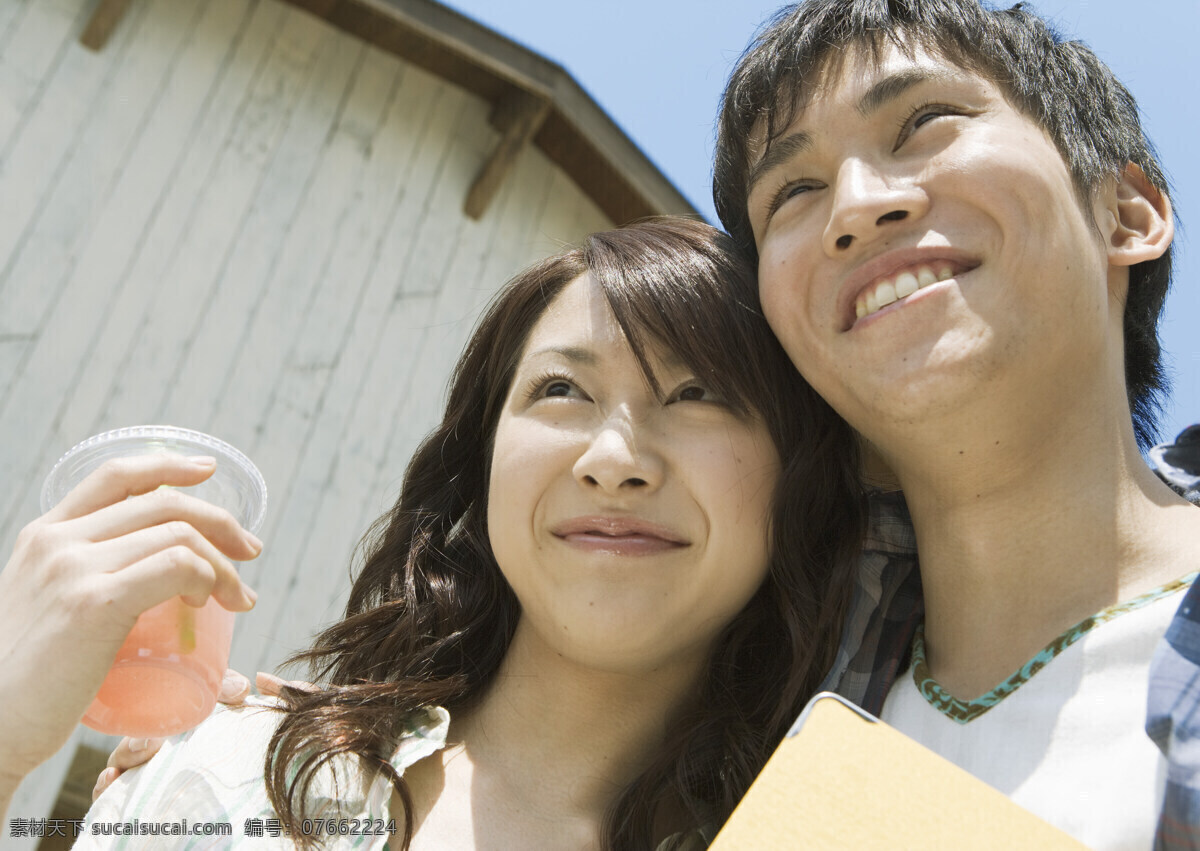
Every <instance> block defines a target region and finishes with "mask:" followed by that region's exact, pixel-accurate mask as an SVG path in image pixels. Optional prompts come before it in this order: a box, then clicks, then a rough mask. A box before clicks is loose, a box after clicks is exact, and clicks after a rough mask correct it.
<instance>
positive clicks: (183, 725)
mask: <svg viewBox="0 0 1200 851" xmlns="http://www.w3.org/2000/svg"><path fill="white" fill-rule="evenodd" d="M232 639H233V612H230V611H228V610H227V609H224V608H222V606H221V604H220V603H218V602H217V601H216V600H213V599H211V598H210V599H209V601H208V602H207V603H206V604H205V605H204V606H203V607H201V608H199V609H194V608H192V607H191V606H189V605H187V604H186V603H184V602H183V601H182V600H181V599H179V598H178V597H176V598H174V599H172V600H167V601H166V602H165V603H160V604H159V605H157V606H155V607H154V608H152V609H149V610H147V611H145V612H143V613H142V615H141V617H139V618H138V620H137V624H136V625H135V626H134V628H133V632H131V633H130V634H129V638H127V639H125V643H124V644H122V645H121V649H120V650H119V651H118V652H117V658H116V661H115V662H113V666H112V668H110V669H109V672H108V676H107V677H106V678H105V679H104V683H103V685H101V686H100V691H99V693H98V694H97V695H96V699H95V700H94V701H92V705H91V706H89V707H88V710H87V712H86V713H84V716H83V723H84V724H86V725H87V726H89V727H91V728H92V729H93V730H99V731H100V732H101V733H109V734H112V735H120V736H143V737H147V738H149V737H163V736H173V735H175V734H176V733H182V732H183V731H184V730H190V729H191V728H192V727H195V726H196V725H197V724H199V723H200V722H201V721H203V720H204V719H205V718H207V717H208V715H209V713H210V712H212V710H213V706H214V705H215V704H216V702H217V691H218V690H219V689H220V687H221V678H222V677H223V676H225V667H226V665H227V664H228V663H229V645H230V643H231V641H232Z"/></svg>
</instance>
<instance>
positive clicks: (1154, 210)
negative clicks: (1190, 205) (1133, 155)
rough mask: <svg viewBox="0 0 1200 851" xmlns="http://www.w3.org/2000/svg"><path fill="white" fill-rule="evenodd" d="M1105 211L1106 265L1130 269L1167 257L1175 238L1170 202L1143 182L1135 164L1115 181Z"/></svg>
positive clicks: (1139, 170)
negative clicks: (1163, 256) (1107, 222)
mask: <svg viewBox="0 0 1200 851" xmlns="http://www.w3.org/2000/svg"><path fill="white" fill-rule="evenodd" d="M1108 211H1109V213H1110V214H1111V215H1112V219H1110V220H1109V224H1110V229H1111V233H1110V234H1109V236H1108V262H1109V264H1110V265H1112V266H1133V265H1135V264H1137V263H1143V262H1145V261H1147V260H1154V259H1156V258H1158V257H1161V256H1162V255H1163V254H1165V253H1166V251H1167V248H1169V247H1170V245H1171V240H1172V239H1174V238H1175V216H1174V214H1173V213H1172V211H1171V201H1170V199H1169V198H1167V196H1166V195H1164V194H1163V193H1162V192H1159V191H1158V189H1156V188H1155V187H1154V185H1153V184H1152V183H1151V182H1150V181H1149V180H1147V179H1146V174H1145V172H1143V171H1142V169H1141V166H1139V165H1137V164H1136V163H1129V164H1127V165H1126V166H1125V168H1124V170H1123V171H1122V172H1121V177H1120V179H1119V180H1118V181H1117V185H1116V195H1115V198H1113V197H1112V196H1110V199H1109V204H1108Z"/></svg>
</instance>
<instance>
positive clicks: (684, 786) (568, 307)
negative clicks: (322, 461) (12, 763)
mask: <svg viewBox="0 0 1200 851" xmlns="http://www.w3.org/2000/svg"><path fill="white" fill-rule="evenodd" d="M856 470H857V455H856V451H855V443H854V439H853V437H852V435H851V433H850V432H849V430H848V429H847V428H846V427H845V425H844V424H843V423H842V422H841V421H840V420H839V419H838V418H837V417H835V416H834V415H833V414H832V412H831V411H830V410H829V409H828V408H827V407H826V406H825V404H824V403H823V402H822V401H821V400H820V399H819V398H818V397H817V396H816V395H815V394H814V393H813V392H812V391H811V390H810V389H809V388H808V387H807V385H805V384H804V383H803V382H802V380H801V379H800V378H799V377H798V375H797V373H796V372H795V370H794V369H793V368H792V366H791V364H790V362H789V361H788V359H787V357H786V355H785V354H784V353H783V351H782V350H781V349H780V347H779V346H778V344H777V343H776V341H775V339H774V337H773V335H772V334H771V332H770V330H769V329H768V327H767V325H766V323H765V321H764V320H763V318H762V316H761V313H760V310H759V307H758V302H757V295H756V285H755V280H754V276H753V273H752V271H751V270H750V269H749V268H747V267H746V266H745V265H744V264H743V262H742V261H741V260H739V259H737V257H736V255H735V254H734V252H733V251H732V249H731V245H730V243H729V241H728V239H727V238H726V237H725V236H724V235H722V234H720V233H719V232H718V231H715V230H714V229H712V228H710V227H708V226H706V225H703V224H700V223H697V222H693V221H688V220H682V219H664V220H654V221H648V222H643V223H640V224H636V225H632V226H629V227H626V228H621V229H618V230H614V231H609V232H605V233H600V234H595V235H593V236H591V237H589V238H588V240H587V241H586V243H585V245H584V246H583V247H582V248H580V249H577V250H572V251H567V252H564V253H563V254H560V255H557V256H555V257H552V258H550V259H548V260H546V261H543V262H541V263H539V264H537V265H535V266H533V267H532V268H530V269H528V270H526V271H525V272H523V273H522V274H520V275H518V276H517V277H516V278H515V279H514V280H513V281H511V282H510V283H509V284H508V286H506V287H505V288H504V290H503V291H502V292H501V293H500V294H499V295H498V297H497V298H496V300H495V301H494V303H493V305H492V307H491V308H490V310H489V311H488V312H487V314H486V316H485V317H484V318H483V320H482V322H481V324H480V325H479V327H478V329H477V330H476V332H475V334H474V336H473V337H472V339H471V341H470V343H469V344H468V346H467V349H466V351H465V352H464V354H463V356H462V358H461V359H460V361H459V363H458V365H457V368H456V369H455V372H454V376H453V379H452V382H451V388H450V393H449V400H448V402H447V405H446V410H445V414H444V417H443V419H442V422H441V425H439V426H438V428H437V429H436V430H435V431H434V432H433V433H432V434H431V435H429V437H428V438H427V439H426V440H425V441H424V443H423V444H422V445H421V447H420V448H419V450H418V451H417V453H416V455H415V456H414V458H413V460H412V462H411V463H410V465H409V467H408V470H407V472H406V475H405V479H404V485H403V488H402V492H401V495H400V498H399V500H398V502H397V503H396V506H395V507H394V508H393V509H392V511H391V512H390V513H389V514H387V515H386V516H385V517H383V518H382V519H381V520H380V521H379V523H378V524H377V526H376V530H375V532H374V534H373V535H372V536H371V537H370V538H369V544H368V546H367V548H366V550H365V552H366V556H365V562H364V564H363V567H362V571H361V573H360V575H359V576H358V578H357V580H356V582H355V585H354V588H353V590H352V593H351V597H350V601H349V604H348V606H347V610H346V615H345V617H344V619H343V620H342V621H341V622H339V623H338V624H336V625H334V626H333V627H331V628H329V629H328V630H326V631H325V632H324V633H322V634H321V635H320V636H319V637H318V639H317V642H316V644H315V645H314V647H313V648H312V649H311V650H309V651H307V652H305V653H303V654H301V655H300V656H299V657H297V658H298V659H303V660H305V661H308V662H310V663H311V664H312V666H313V670H314V676H313V679H314V681H316V682H319V683H321V687H320V688H318V689H316V690H315V691H313V692H305V691H300V690H297V689H284V691H283V695H282V700H281V701H280V703H279V706H278V707H277V708H259V707H243V708H238V709H224V710H219V711H218V712H217V713H216V714H215V715H214V716H213V717H212V718H211V719H210V720H209V721H207V722H206V723H205V724H203V725H201V726H200V727H199V728H197V729H196V730H194V731H192V732H191V733H189V734H186V735H184V736H183V737H181V738H179V739H177V740H174V741H171V742H168V744H167V745H166V746H165V747H164V748H163V750H162V751H161V752H160V753H159V754H158V755H157V756H156V757H155V759H154V760H152V761H151V762H150V763H149V764H147V765H146V766H144V767H142V768H139V769H137V770H132V771H129V772H127V773H126V774H124V775H122V776H121V777H120V778H119V779H118V780H117V781H116V782H115V783H114V784H113V785H112V786H111V787H110V788H109V789H108V791H107V792H105V794H104V795H102V796H101V797H100V798H99V800H98V801H97V803H96V805H95V806H94V807H93V810H92V812H91V813H90V814H89V823H88V826H87V829H86V830H85V834H84V835H83V836H82V837H81V840H80V845H79V847H85V848H86V847H107V846H108V845H109V844H112V843H114V842H115V841H117V839H118V838H116V837H108V836H104V835H93V834H92V831H93V830H94V828H93V825H95V826H99V827H100V828H101V830H102V829H103V826H104V825H106V824H111V823H115V822H127V823H129V822H132V821H133V820H134V819H137V820H138V821H139V822H140V823H150V822H180V821H182V820H183V819H185V818H186V819H187V822H188V824H189V825H190V826H191V829H195V828H196V826H198V825H201V824H205V823H227V824H231V825H232V826H233V828H234V833H235V836H236V837H241V836H245V835H254V834H258V835H262V836H263V837H264V838H263V840H262V841H263V842H266V843H273V844H277V845H280V846H282V847H290V846H291V845H292V844H293V843H295V844H299V845H320V846H322V847H329V846H334V847H359V846H360V845H361V846H363V847H383V846H384V845H385V843H389V844H390V847H391V848H393V849H399V848H411V849H458V848H463V849H466V848H539V849H553V848H571V849H576V848H588V849H591V848H605V849H653V848H685V847H699V846H702V845H703V844H704V842H705V841H706V840H707V839H709V838H711V835H712V834H713V833H715V830H716V828H718V827H719V826H720V825H721V824H722V823H723V822H724V820H725V819H726V818H727V817H728V815H729V814H730V812H731V811H732V809H733V807H734V805H735V804H736V802H737V801H738V799H739V798H740V797H741V795H742V794H743V793H744V792H745V791H746V789H747V787H748V786H749V784H750V782H751V781H752V779H753V778H754V776H755V774H756V773H757V772H758V771H759V769H760V768H761V767H762V765H763V764H764V762H765V761H766V759H767V757H768V756H769V755H770V753H771V751H772V750H773V748H774V747H775V745H776V744H777V743H778V741H779V739H780V738H781V737H782V736H783V734H784V732H785V731H786V730H787V728H788V726H789V725H790V724H791V722H792V720H793V719H794V718H795V716H796V715H797V713H798V712H799V710H800V709H801V707H802V706H803V704H804V702H805V701H806V700H807V699H808V697H810V696H811V694H812V692H813V691H814V690H815V688H816V686H817V684H818V682H819V680H820V678H821V676H822V675H823V674H824V673H825V672H826V670H827V669H828V668H829V666H830V664H831V662H832V659H833V654H834V650H835V646H836V642H837V638H838V630H839V628H840V624H841V619H842V618H841V616H842V613H843V611H844V608H845V605H846V603H847V602H848V601H847V597H848V594H849V589H850V584H851V577H850V571H851V567H852V559H853V555H854V552H855V550H856V547H857V545H858V542H859V541H860V540H861V539H862V531H863V530H862V524H863V509H862V498H861V492H860V490H859V487H858V483H857V476H856ZM389 823H394V826H395V831H396V832H395V835H394V836H389V833H388V830H387V828H388V825H389ZM119 839H120V840H121V841H123V842H125V843H126V844H124V845H122V847H142V846H140V845H138V844H137V842H139V841H144V842H145V845H146V846H147V847H149V846H153V847H162V845H163V842H164V840H163V838H162V837H161V836H147V837H133V838H132V839H133V840H134V841H133V843H132V844H130V839H131V838H130V837H120V838H119ZM222 841H225V842H228V841H229V840H228V839H225V840H215V839H213V838H209V837H197V836H189V837H184V838H183V839H182V841H181V843H180V844H189V847H201V846H205V845H206V844H213V843H214V842H216V844H220V843H221V842H222Z"/></svg>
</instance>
